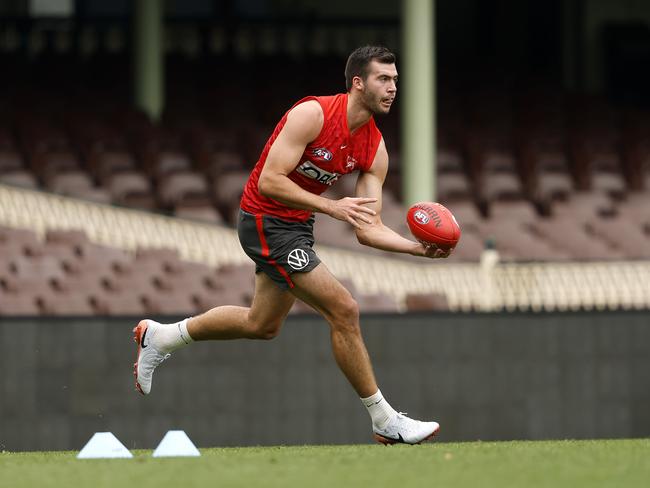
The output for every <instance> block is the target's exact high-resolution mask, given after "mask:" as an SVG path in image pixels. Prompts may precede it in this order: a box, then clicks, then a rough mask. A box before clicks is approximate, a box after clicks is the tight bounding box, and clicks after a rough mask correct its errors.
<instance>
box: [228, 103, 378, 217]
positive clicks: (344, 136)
mask: <svg viewBox="0 0 650 488" xmlns="http://www.w3.org/2000/svg"><path fill="white" fill-rule="evenodd" d="M308 100H316V101H318V103H320V105H321V107H322V108H323V115H324V120H323V128H322V129H321V131H320V134H318V137H316V139H315V140H314V141H313V142H311V143H309V144H308V145H307V147H306V148H305V152H304V153H303V154H302V156H301V157H300V161H299V162H298V165H297V166H296V168H295V169H294V170H293V171H292V172H291V173H289V175H288V177H289V179H291V180H292V181H294V182H295V183H297V184H298V185H299V186H300V187H301V188H304V189H305V190H307V191H309V192H311V193H315V194H316V195H320V194H321V193H323V192H324V191H325V190H327V188H329V186H331V185H333V184H334V183H335V182H336V180H338V178H339V177H340V176H342V175H344V174H347V173H352V172H353V171H355V170H361V171H367V170H368V169H369V168H370V166H371V165H372V162H373V161H374V159H375V154H376V153H377V148H378V147H379V142H380V141H381V132H379V129H378V128H377V126H376V125H375V121H374V119H373V118H372V117H371V118H370V120H369V121H368V122H366V123H365V124H364V125H362V126H361V127H359V128H358V129H357V130H355V131H354V133H353V134H350V131H349V130H348V119H347V107H348V95H347V93H341V94H339V95H333V96H327V97H307V98H303V99H302V100H300V101H299V102H297V103H296V104H295V105H294V106H293V107H291V108H294V107H295V106H296V105H299V104H301V103H304V102H306V101H308ZM289 111H290V110H289ZM289 111H287V113H285V114H284V116H283V117H282V119H281V120H280V122H278V125H276V127H275V130H274V131H273V134H272V135H271V137H270V138H269V140H268V141H267V142H266V145H265V146H264V150H263V151H262V154H261V155H260V159H259V160H258V161H257V164H256V165H255V168H253V171H252V172H251V175H250V177H249V178H248V181H247V182H246V186H245V187H244V193H243V195H242V199H241V208H242V209H243V210H245V211H246V212H249V213H252V214H264V215H272V216H274V217H280V218H282V219H285V220H291V221H297V222H304V221H306V220H308V219H309V218H310V217H311V214H312V212H311V211H309V210H299V209H295V208H290V207H287V206H286V205H284V204H283V203H280V202H278V201H276V200H273V199H272V198H268V197H265V196H263V195H261V194H260V192H259V190H258V189H257V183H258V181H259V177H260V173H261V172H262V168H263V167H264V163H265V162H266V158H267V156H268V154H269V150H270V149H271V146H272V145H273V142H275V139H276V138H277V137H278V134H279V133H280V131H281V130H282V128H283V127H284V124H285V123H286V121H287V115H288V113H289Z"/></svg>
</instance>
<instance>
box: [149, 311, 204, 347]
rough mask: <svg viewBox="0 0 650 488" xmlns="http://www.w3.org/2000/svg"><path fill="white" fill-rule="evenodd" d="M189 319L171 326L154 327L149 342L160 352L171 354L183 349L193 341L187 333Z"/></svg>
mask: <svg viewBox="0 0 650 488" xmlns="http://www.w3.org/2000/svg"><path fill="white" fill-rule="evenodd" d="M188 320H190V319H189V318H187V319H183V320H181V321H180V322H174V323H173V324H160V326H159V327H156V330H155V334H154V335H152V336H151V339H149V340H151V341H153V343H154V344H155V346H156V348H157V349H158V350H160V352H164V353H167V352H172V351H175V350H176V349H180V348H181V347H185V346H187V345H188V344H190V343H191V342H194V339H192V338H191V337H190V334H189V333H188V332H187V322H188Z"/></svg>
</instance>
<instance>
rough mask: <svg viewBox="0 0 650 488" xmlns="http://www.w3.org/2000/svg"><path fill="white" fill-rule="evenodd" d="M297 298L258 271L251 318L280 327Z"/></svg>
mask: <svg viewBox="0 0 650 488" xmlns="http://www.w3.org/2000/svg"><path fill="white" fill-rule="evenodd" d="M295 300H296V297H294V296H293V295H292V294H291V293H290V292H289V291H287V290H283V289H282V288H280V287H279V286H278V285H276V284H275V283H274V282H273V280H272V279H271V278H269V277H268V275H266V274H265V273H263V272H260V273H257V274H256V275H255V295H254V296H253V303H252V305H251V310H250V313H249V318H250V320H252V321H253V322H255V323H258V324H277V326H278V327H279V326H280V325H281V324H282V322H283V321H284V319H285V318H286V316H287V314H288V313H289V310H291V307H292V306H293V303H294V302H295Z"/></svg>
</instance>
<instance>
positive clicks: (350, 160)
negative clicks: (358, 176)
mask: <svg viewBox="0 0 650 488" xmlns="http://www.w3.org/2000/svg"><path fill="white" fill-rule="evenodd" d="M356 165H357V160H356V159H354V158H353V157H352V156H348V160H347V162H346V163H345V169H349V170H350V171H354V167H355V166H356Z"/></svg>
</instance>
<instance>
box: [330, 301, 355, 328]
mask: <svg viewBox="0 0 650 488" xmlns="http://www.w3.org/2000/svg"><path fill="white" fill-rule="evenodd" d="M332 315H333V319H334V320H333V323H334V326H335V327H337V328H338V329H339V330H345V331H346V332H354V333H357V332H359V304H358V303H357V301H356V300H355V299H354V298H352V296H348V297H346V298H345V299H342V300H341V301H340V302H339V303H337V305H336V307H335V310H334V311H333V314H332Z"/></svg>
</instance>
